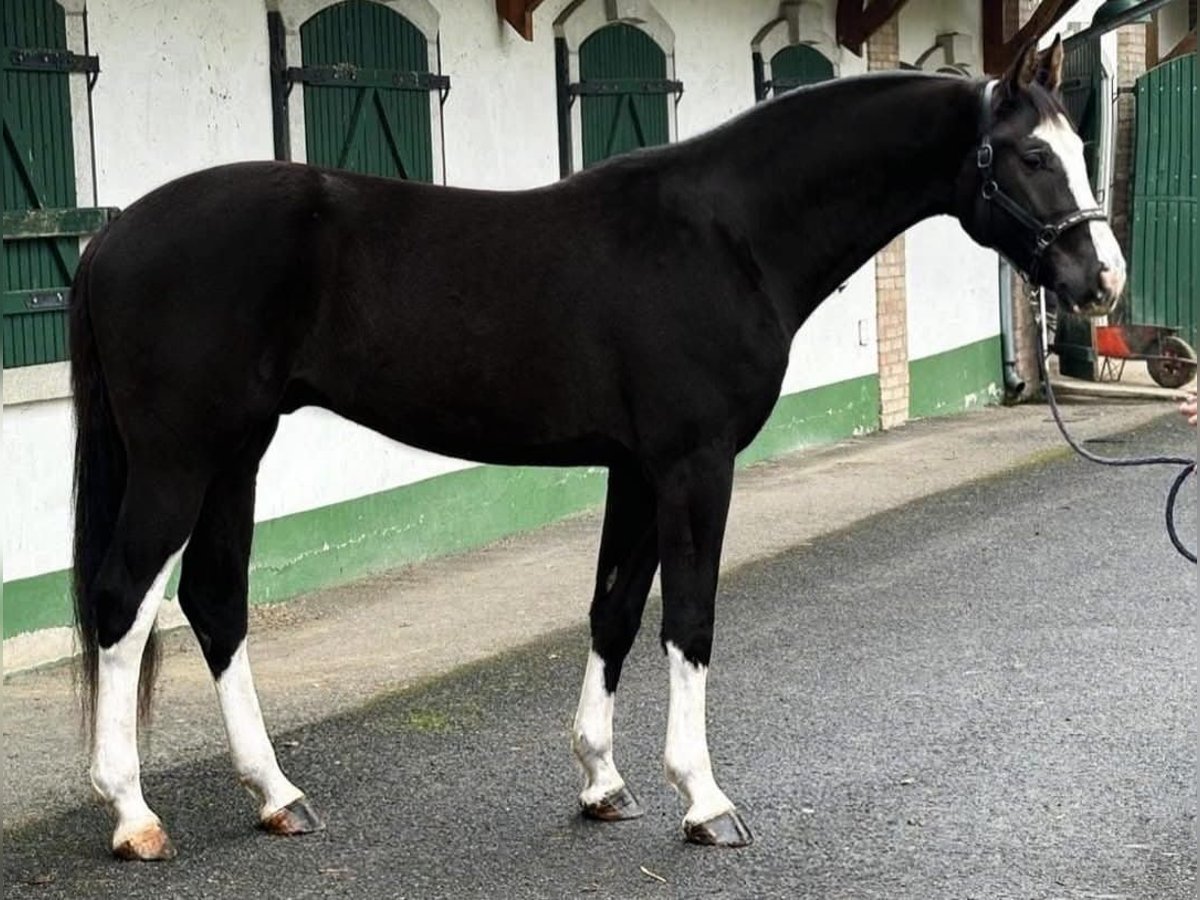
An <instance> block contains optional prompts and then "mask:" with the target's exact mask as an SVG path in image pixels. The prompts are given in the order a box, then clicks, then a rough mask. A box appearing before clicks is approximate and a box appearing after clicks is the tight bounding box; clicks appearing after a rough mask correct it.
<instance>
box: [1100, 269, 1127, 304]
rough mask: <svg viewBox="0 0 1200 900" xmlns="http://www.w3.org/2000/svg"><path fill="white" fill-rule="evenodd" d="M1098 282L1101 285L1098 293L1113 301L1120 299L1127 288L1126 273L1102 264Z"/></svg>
mask: <svg viewBox="0 0 1200 900" xmlns="http://www.w3.org/2000/svg"><path fill="white" fill-rule="evenodd" d="M1098 280H1099V282H1100V285H1099V288H1098V290H1097V293H1099V294H1102V295H1106V296H1107V297H1108V298H1110V299H1112V300H1115V299H1117V298H1118V297H1120V296H1121V291H1122V290H1123V289H1124V288H1125V273H1124V272H1122V271H1121V270H1120V269H1110V268H1109V267H1108V266H1106V265H1103V264H1101V266H1100V274H1099V278H1098Z"/></svg>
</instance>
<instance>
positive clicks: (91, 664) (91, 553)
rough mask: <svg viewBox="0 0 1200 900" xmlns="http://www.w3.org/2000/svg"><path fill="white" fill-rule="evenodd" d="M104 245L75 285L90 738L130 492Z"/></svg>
mask: <svg viewBox="0 0 1200 900" xmlns="http://www.w3.org/2000/svg"><path fill="white" fill-rule="evenodd" d="M103 237H104V233H103V232H101V233H100V234H98V235H96V237H94V238H93V239H92V241H91V242H90V243H89V244H88V246H87V249H86V250H84V253H83V257H82V258H81V259H80V261H79V268H78V269H77V270H76V272H75V280H74V282H73V284H72V285H71V312H70V319H71V322H70V326H71V327H70V345H71V387H72V392H73V395H74V403H75V435H76V436H75V567H74V594H75V630H76V634H77V635H78V639H79V648H80V654H81V659H80V670H79V674H80V684H81V687H82V692H81V700H82V702H83V714H84V720H85V724H86V726H87V732H88V734H89V735H90V734H91V733H92V724H93V721H94V718H95V712H96V678H97V673H98V666H99V654H100V640H99V635H98V632H97V626H96V609H95V605H94V604H95V595H94V592H92V591H91V590H90V589H91V586H92V584H93V583H94V582H95V580H96V574H97V573H98V572H99V570H100V565H101V563H102V562H103V561H104V556H105V554H106V553H107V552H108V547H109V544H111V543H112V538H113V532H114V530H115V527H116V523H117V513H118V511H119V510H120V508H121V498H122V496H123V495H124V492H125V479H126V473H127V461H126V454H125V446H124V443H123V442H122V439H121V436H120V434H119V432H118V430H117V423H116V420H115V419H114V417H113V412H112V406H111V404H110V400H109V396H108V389H107V387H106V385H105V383H104V374H103V372H102V370H101V367H100V359H99V357H98V356H97V352H96V342H95V339H94V337H93V333H92V319H91V312H90V310H89V308H88V286H89V281H90V279H89V275H90V271H91V264H92V258H93V256H94V255H95V253H96V250H97V248H98V247H99V246H100V243H101V241H102V239H103ZM158 657H159V652H158V641H157V639H156V638H155V636H154V634H153V632H152V633H151V634H150V638H149V640H148V641H147V642H146V650H145V653H144V654H143V656H142V669H141V678H140V679H139V680H138V713H139V715H140V717H141V718H143V719H144V718H145V717H146V716H147V714H148V713H149V710H150V699H151V696H152V692H153V688H154V676H155V674H156V672H157V669H158Z"/></svg>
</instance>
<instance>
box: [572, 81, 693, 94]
mask: <svg viewBox="0 0 1200 900" xmlns="http://www.w3.org/2000/svg"><path fill="white" fill-rule="evenodd" d="M567 93H568V94H570V95H571V96H572V97H605V96H608V97H611V96H618V95H620V94H674V95H675V96H676V97H678V96H679V95H681V94H682V93H683V82H682V81H672V80H671V79H669V78H651V79H646V78H589V79H586V80H584V81H578V82H575V83H574V84H568V85H567Z"/></svg>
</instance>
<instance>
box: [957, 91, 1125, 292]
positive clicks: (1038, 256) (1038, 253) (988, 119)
mask: <svg viewBox="0 0 1200 900" xmlns="http://www.w3.org/2000/svg"><path fill="white" fill-rule="evenodd" d="M995 90H996V81H995V80H994V79H993V80H992V81H989V82H988V83H987V86H986V87H985V88H984V89H983V108H982V110H981V116H980V129H979V134H980V138H979V146H978V147H976V149H975V167H976V168H977V169H979V177H980V182H981V185H980V194H981V196H982V197H983V199H984V200H986V201H988V202H989V203H994V204H996V206H998V207H1000V208H1001V209H1002V210H1004V211H1005V212H1006V213H1008V214H1009V215H1010V216H1012V218H1013V219H1015V220H1016V221H1017V222H1018V223H1020V225H1022V226H1023V227H1024V228H1025V229H1026V230H1027V231H1028V232H1029V235H1030V236H1031V237H1032V238H1033V251H1032V253H1031V254H1030V258H1029V264H1028V265H1025V266H1021V265H1019V264H1017V263H1016V262H1015V261H1014V262H1013V265H1014V266H1016V268H1017V269H1019V270H1020V271H1021V274H1022V275H1024V276H1025V279H1026V281H1029V282H1030V283H1031V284H1036V283H1037V276H1038V269H1039V268H1040V267H1041V262H1042V256H1043V255H1044V254H1045V252H1046V251H1047V250H1048V249H1049V248H1050V245H1051V244H1053V243H1054V242H1055V241H1056V240H1058V239H1059V238H1060V237H1061V236H1062V235H1063V233H1064V232H1066V231H1069V230H1070V229H1072V228H1074V227H1075V226H1076V225H1082V224H1083V223H1085V222H1094V221H1101V220H1105V219H1107V218H1108V216H1107V215H1105V212H1104V210H1102V209H1100V208H1099V207H1092V208H1090V209H1078V210H1076V211H1075V212H1073V213H1067V214H1066V215H1065V216H1061V217H1060V218H1058V219H1055V220H1054V221H1051V222H1045V221H1043V220H1041V219H1039V218H1038V217H1037V216H1035V215H1033V214H1032V213H1031V212H1029V210H1027V209H1026V208H1025V207H1023V206H1022V205H1021V204H1020V203H1018V202H1017V201H1016V200H1014V199H1013V198H1012V197H1010V196H1009V195H1008V194H1006V193H1004V191H1002V190H1000V185H999V184H997V183H996V178H995V174H994V173H993V172H992V163H993V162H994V159H995V152H994V151H993V150H992V138H991V133H990V132H991V126H992V94H993V93H994V92H995Z"/></svg>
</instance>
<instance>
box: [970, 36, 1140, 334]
mask: <svg viewBox="0 0 1200 900" xmlns="http://www.w3.org/2000/svg"><path fill="white" fill-rule="evenodd" d="M1062 61H1063V50H1062V44H1061V42H1060V41H1059V40H1058V39H1057V38H1056V39H1055V41H1054V44H1053V45H1052V46H1051V47H1049V48H1048V49H1046V50H1044V51H1042V52H1041V53H1038V52H1037V49H1036V47H1035V46H1034V45H1032V44H1031V45H1030V46H1029V47H1027V48H1026V50H1025V52H1024V53H1022V54H1021V56H1020V58H1018V59H1017V61H1016V62H1015V63H1014V64H1013V65H1012V67H1011V68H1010V69H1009V71H1008V72H1007V73H1006V74H1005V75H1004V77H1003V78H1001V79H1000V80H999V81H996V82H991V83H990V84H989V85H988V87H987V88H985V90H984V96H983V102H982V105H981V128H980V139H979V143H978V145H977V147H976V149H975V151H974V152H973V154H972V157H971V159H970V161H969V162H968V163H967V169H968V171H967V172H965V173H964V175H965V177H964V181H963V184H964V185H965V186H966V188H967V189H969V197H970V199H969V200H968V201H967V202H966V203H964V204H963V205H962V206H961V207H960V209H961V210H962V212H961V213H960V219H961V220H962V224H963V227H964V228H965V229H966V230H967V232H968V233H969V234H970V235H971V236H972V237H973V238H974V239H975V240H977V241H979V242H980V243H981V244H984V245H985V246H988V247H992V248H993V249H995V250H997V251H999V252H1000V253H1002V254H1003V255H1004V256H1006V257H1008V259H1010V260H1011V261H1012V262H1013V264H1014V265H1016V266H1017V267H1018V268H1019V269H1021V270H1022V271H1023V272H1024V273H1025V275H1026V276H1027V277H1028V278H1029V279H1030V280H1031V281H1033V282H1035V283H1036V284H1039V285H1042V286H1043V287H1046V288H1049V289H1050V290H1052V291H1054V293H1055V294H1056V295H1057V296H1058V297H1059V299H1060V301H1061V302H1063V303H1064V304H1065V305H1066V306H1067V308H1069V309H1072V310H1073V311H1076V312H1081V313H1085V314H1088V315H1103V314H1104V313H1106V312H1108V311H1109V310H1111V309H1112V307H1113V306H1114V305H1115V304H1116V302H1117V300H1118V298H1119V297H1120V296H1121V291H1122V289H1123V288H1124V286H1125V259H1124V257H1123V256H1122V255H1121V248H1120V247H1119V246H1118V245H1117V241H1116V238H1115V237H1114V236H1113V233H1112V229H1111V228H1110V227H1109V225H1108V222H1107V220H1106V219H1105V216H1104V213H1103V211H1102V210H1100V209H1098V208H1097V206H1096V199H1095V197H1094V196H1093V195H1092V188H1091V185H1090V184H1089V183H1088V176H1087V168H1086V165H1085V163H1084V158H1083V142H1082V141H1081V140H1080V139H1079V136H1078V135H1077V134H1076V133H1075V131H1074V129H1073V128H1072V127H1071V122H1070V119H1069V118H1068V116H1067V112H1066V110H1065V109H1064V108H1063V106H1062V103H1061V101H1060V95H1059V85H1060V84H1061V81H1062ZM964 199H966V198H965V197H964Z"/></svg>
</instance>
